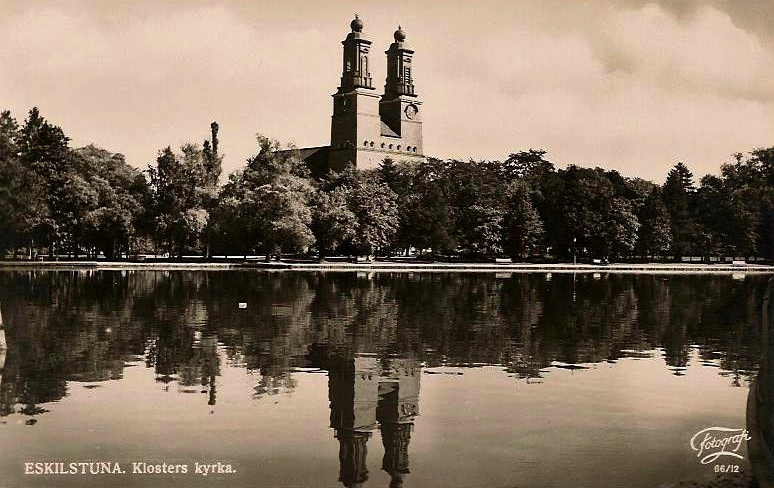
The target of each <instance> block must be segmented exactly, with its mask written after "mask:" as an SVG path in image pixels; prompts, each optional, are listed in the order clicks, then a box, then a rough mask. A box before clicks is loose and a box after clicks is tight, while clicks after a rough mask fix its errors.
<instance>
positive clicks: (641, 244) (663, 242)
mask: <svg viewBox="0 0 774 488" xmlns="http://www.w3.org/2000/svg"><path fill="white" fill-rule="evenodd" d="M637 219H638V220H639V222H640V224H641V225H640V229H639V231H638V233H637V244H636V246H635V249H636V251H637V252H638V253H639V254H641V255H645V256H661V255H663V253H665V252H667V251H668V250H669V249H670V247H671V245H672V226H671V222H670V219H669V212H668V211H667V209H666V206H665V205H664V202H663V201H662V199H661V190H660V188H654V189H653V190H652V191H651V193H650V195H649V196H648V198H647V199H646V200H645V202H644V204H643V205H642V206H641V207H640V211H639V213H638V214H637Z"/></svg>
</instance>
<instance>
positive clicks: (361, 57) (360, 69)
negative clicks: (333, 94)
mask: <svg viewBox="0 0 774 488" xmlns="http://www.w3.org/2000/svg"><path fill="white" fill-rule="evenodd" d="M349 27H350V28H351V29H352V32H350V33H349V34H347V38H346V39H344V40H343V41H342V42H341V43H342V44H343V45H344V59H343V66H342V69H341V86H340V87H339V91H341V92H346V91H351V90H354V89H355V88H367V89H370V90H373V88H374V87H373V79H372V78H371V71H370V66H369V63H368V53H369V52H370V51H371V41H369V40H368V39H366V38H365V37H363V21H362V20H360V17H358V15H357V14H355V18H354V19H353V20H352V22H350V23H349Z"/></svg>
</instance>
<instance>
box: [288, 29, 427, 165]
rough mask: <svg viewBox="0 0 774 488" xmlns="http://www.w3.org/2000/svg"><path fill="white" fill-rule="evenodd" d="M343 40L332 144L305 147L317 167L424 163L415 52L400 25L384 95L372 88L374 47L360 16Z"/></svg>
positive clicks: (307, 158)
mask: <svg viewBox="0 0 774 488" xmlns="http://www.w3.org/2000/svg"><path fill="white" fill-rule="evenodd" d="M350 28H351V32H350V33H349V34H348V35H347V37H346V39H344V40H343V41H342V44H343V46H344V48H343V59H342V61H343V62H342V71H341V81H340V84H339V87H338V90H337V91H336V93H334V94H333V116H332V118H331V143H330V146H325V147H317V148H303V149H300V152H301V156H302V157H303V158H304V160H305V161H307V162H308V163H309V164H310V166H312V168H313V169H317V170H318V171H319V170H321V169H324V171H327V169H333V170H336V171H340V170H341V169H343V168H344V167H346V166H347V165H349V164H352V165H354V166H355V167H356V168H358V169H373V168H377V167H379V164H380V163H381V162H382V161H383V160H384V159H385V158H391V159H393V160H395V161H401V160H410V161H417V162H422V161H424V160H425V158H424V154H423V151H422V102H421V101H420V100H419V98H418V96H417V94H416V91H415V89H414V69H413V56H414V51H413V50H412V49H411V48H410V47H409V45H408V44H407V43H406V33H405V32H404V31H403V30H402V29H401V28H400V27H398V30H396V31H395V33H394V35H393V37H394V42H393V43H392V44H390V46H389V48H388V49H387V51H385V54H386V55H387V76H386V80H385V85H384V93H382V94H379V93H377V92H376V91H375V89H374V85H373V74H372V72H371V63H370V59H371V54H372V52H371V48H372V43H371V41H370V40H368V39H366V37H365V35H364V34H363V21H362V20H360V19H359V18H357V16H355V19H354V20H353V21H352V22H351V23H350Z"/></svg>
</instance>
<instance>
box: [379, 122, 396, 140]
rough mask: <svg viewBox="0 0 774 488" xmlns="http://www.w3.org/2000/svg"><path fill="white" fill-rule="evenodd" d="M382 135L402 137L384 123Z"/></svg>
mask: <svg viewBox="0 0 774 488" xmlns="http://www.w3.org/2000/svg"><path fill="white" fill-rule="evenodd" d="M382 135H383V136H387V137H400V134H398V133H397V132H395V131H394V130H392V129H390V126H389V125H387V124H385V123H384V121H382Z"/></svg>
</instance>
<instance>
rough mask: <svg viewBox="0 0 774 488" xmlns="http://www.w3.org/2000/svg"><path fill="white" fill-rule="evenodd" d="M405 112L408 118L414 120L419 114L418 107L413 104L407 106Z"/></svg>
mask: <svg viewBox="0 0 774 488" xmlns="http://www.w3.org/2000/svg"><path fill="white" fill-rule="evenodd" d="M405 112H406V117H408V118H409V119H413V118H414V117H416V115H417V112H419V109H418V108H417V106H416V105H414V104H413V103H412V104H411V105H408V106H406V110H405Z"/></svg>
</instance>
